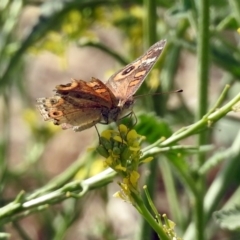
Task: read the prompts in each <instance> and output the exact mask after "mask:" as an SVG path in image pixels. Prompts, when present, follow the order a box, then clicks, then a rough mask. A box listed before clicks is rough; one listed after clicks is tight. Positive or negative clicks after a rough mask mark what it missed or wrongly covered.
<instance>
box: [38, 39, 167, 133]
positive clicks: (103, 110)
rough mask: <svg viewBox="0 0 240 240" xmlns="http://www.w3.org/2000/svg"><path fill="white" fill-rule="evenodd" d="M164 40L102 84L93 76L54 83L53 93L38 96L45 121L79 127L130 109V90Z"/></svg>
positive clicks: (115, 117)
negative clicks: (52, 94)
mask: <svg viewBox="0 0 240 240" xmlns="http://www.w3.org/2000/svg"><path fill="white" fill-rule="evenodd" d="M165 44H166V40H161V41H159V42H157V43H155V44H154V45H153V46H151V47H150V48H149V49H148V50H147V52H146V53H144V54H143V55H142V56H141V57H139V58H138V59H136V60H135V61H134V62H132V63H130V64H128V65H127V66H125V67H124V68H123V69H121V70H120V71H118V72H116V73H115V74H113V75H112V76H111V77H110V78H109V80H108V81H107V82H106V83H105V84H104V83H103V82H102V81H100V80H99V79H96V78H92V80H91V81H89V82H86V81H83V80H75V79H72V82H71V83H67V84H61V85H58V86H56V94H55V95H54V96H53V97H49V98H38V99H37V106H38V109H39V111H40V113H41V115H42V116H43V119H44V120H45V121H47V120H51V121H53V123H54V124H55V125H61V126H62V128H63V129H67V128H73V130H74V131H82V130H84V129H87V128H90V127H92V126H94V125H95V124H97V123H103V124H108V123H110V122H116V121H117V120H119V119H120V118H121V117H123V116H124V115H126V113H127V112H131V108H132V105H133V94H134V93H135V92H136V91H137V90H138V88H139V87H140V86H141V84H142V83H143V81H144V79H145V78H146V77H147V75H148V73H149V71H150V70H151V69H152V67H153V65H154V64H155V62H156V61H157V59H158V58H159V56H160V54H161V53H162V51H163V48H164V46H165Z"/></svg>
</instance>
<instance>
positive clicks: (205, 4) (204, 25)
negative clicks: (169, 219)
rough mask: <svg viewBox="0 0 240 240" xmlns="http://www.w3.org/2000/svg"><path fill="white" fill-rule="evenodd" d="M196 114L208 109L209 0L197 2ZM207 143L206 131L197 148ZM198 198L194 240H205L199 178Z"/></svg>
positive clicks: (202, 156) (202, 185) (200, 180)
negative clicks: (197, 91) (197, 93)
mask: <svg viewBox="0 0 240 240" xmlns="http://www.w3.org/2000/svg"><path fill="white" fill-rule="evenodd" d="M198 30H199V35H198V36H199V37H198V48H197V51H198V87H199V95H198V112H197V116H196V117H197V120H199V119H201V118H202V116H204V115H205V114H206V113H207V109H208V85H209V83H208V78H209V76H208V73H209V0H203V1H200V2H199V22H198ZM207 142H208V131H204V132H201V133H200V134H199V136H198V144H199V146H201V145H205V144H207ZM204 161H205V153H199V154H198V165H199V166H201V165H202V164H203V163H204ZM197 189H198V196H197V197H196V196H195V205H196V212H195V221H196V222H195V224H196V226H195V227H196V230H197V231H196V239H198V240H204V239H205V234H204V233H205V231H204V228H205V227H204V226H205V217H204V209H203V199H204V192H205V180H204V177H203V176H200V177H199V178H198V181H197Z"/></svg>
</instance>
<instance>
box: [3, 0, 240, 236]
mask: <svg viewBox="0 0 240 240" xmlns="http://www.w3.org/2000/svg"><path fill="white" fill-rule="evenodd" d="M150 2H154V4H155V5H156V9H154V10H153V11H154V12H155V13H156V15H155V13H154V14H151V11H148V10H147V1H120V0H119V1H112V0H105V1H104V0H81V1H78V0H76V1H73V0H68V1H67V0H65V1H63V0H58V1H23V0H14V1H13V0H12V1H11V0H1V1H0V26H1V30H0V92H1V101H0V103H1V107H0V111H1V113H0V117H1V123H0V127H1V134H0V192H1V195H0V196H1V198H0V202H1V206H2V207H3V208H2V210H1V209H0V216H2V215H1V214H4V212H3V211H4V209H5V210H6V208H4V206H8V205H7V204H8V203H12V202H13V201H14V199H15V203H19V204H21V203H23V202H26V201H28V200H29V201H30V200H33V199H34V198H35V197H38V196H41V195H44V194H46V193H49V192H50V193H51V192H52V191H54V190H58V189H62V188H64V186H65V185H66V184H67V183H68V182H70V180H72V179H73V178H74V176H76V174H77V173H78V175H77V176H80V175H81V174H79V172H81V171H84V173H85V176H88V177H90V176H92V173H90V172H91V170H90V169H91V166H92V165H91V164H92V161H93V160H94V159H96V158H99V156H96V153H93V152H91V151H90V152H87V151H86V153H85V154H84V156H83V157H82V158H80V157H79V158H78V157H77V159H76V162H75V163H73V165H71V166H69V168H68V169H67V170H66V171H65V172H63V173H62V174H60V175H59V176H57V177H56V178H53V179H52V180H49V175H48V172H47V169H44V168H43V165H42V164H41V159H42V157H43V155H44V154H48V158H49V161H51V160H52V156H51V154H50V153H49V152H47V148H48V144H49V142H51V141H52V140H53V139H54V138H55V137H56V136H58V135H57V134H58V133H59V132H60V131H59V130H56V128H53V127H52V125H51V123H50V124H49V125H48V124H45V123H41V121H40V120H39V121H38V119H37V117H36V116H37V115H36V114H37V113H36V110H35V107H34V102H33V101H32V100H31V97H30V95H31V94H30V89H29V88H28V83H27V79H26V70H27V69H28V65H27V63H28V59H29V56H31V55H33V54H34V55H40V54H41V53H42V52H46V51H47V52H51V53H53V54H55V55H57V56H58V57H60V58H61V59H63V60H64V59H65V57H66V56H65V54H66V51H67V49H68V48H69V46H70V45H72V44H73V45H75V46H78V47H79V48H84V46H90V45H91V46H92V47H94V48H98V49H101V50H102V51H105V52H106V53H107V54H110V55H111V56H112V57H114V58H115V59H116V60H118V61H119V62H120V63H121V64H122V63H125V62H130V61H132V60H134V59H135V58H137V57H138V56H140V55H141V54H142V53H143V47H142V46H147V45H149V41H148V39H149V35H150V34H151V33H152V32H156V38H155V39H153V40H154V41H155V42H156V41H158V40H160V39H167V40H168V45H167V47H166V50H165V51H164V54H163V56H162V57H161V59H160V61H159V62H158V63H157V64H156V69H154V71H153V72H152V75H151V74H150V77H149V78H148V81H147V84H143V87H141V89H140V91H139V94H144V93H145V94H146V93H149V92H155V91H157V92H159V91H160V89H161V91H169V90H173V89H175V88H178V87H179V86H178V85H177V83H176V82H175V77H176V75H177V71H178V69H179V68H181V64H182V62H181V61H184V58H182V57H181V54H182V53H184V52H190V53H192V54H193V55H197V49H198V46H199V45H198V44H199V38H200V37H201V36H200V34H201V33H200V32H199V31H200V30H199V21H200V20H199V19H200V18H201V15H200V14H201V11H200V10H199V9H200V3H199V1H189V0H185V1H166V0H163V1H160V0H156V1H153V0H152V1H150ZM209 4H210V7H209V14H210V19H209V26H208V28H209V33H210V34H209V51H208V52H206V53H205V54H207V55H208V56H209V58H210V61H209V64H208V66H209V67H210V66H212V65H216V66H217V67H218V68H219V69H221V73H222V74H221V75H222V76H220V77H219V79H218V81H215V82H214V84H215V85H216V86H217V87H216V91H217V89H223V88H224V86H225V85H226V84H231V91H229V92H228V94H226V95H225V96H224V99H222V100H223V102H227V101H230V100H231V99H232V98H233V97H234V96H235V95H236V93H234V90H236V91H237V92H239V79H240V67H239V66H240V48H239V44H240V35H239V33H238V32H237V29H238V28H239V27H240V2H239V1H238V0H230V1H210V3H209ZM30 7H34V8H37V10H38V14H39V15H37V13H36V16H35V18H34V19H35V20H36V21H35V22H34V23H29V24H28V26H27V28H26V29H24V31H23V28H21V26H20V23H21V19H22V16H23V14H24V12H25V11H27V9H28V8H30ZM30 11H31V10H30ZM150 20H151V21H152V22H154V23H155V24H156V29H149V28H148V27H147V26H148V25H147V24H146V22H147V21H150ZM101 28H102V29H105V30H109V31H110V32H111V31H112V32H114V31H116V32H118V34H119V36H121V42H122V44H121V49H119V51H117V52H116V51H114V50H113V49H111V48H109V46H107V45H106V44H105V43H104V42H101V40H100V38H99V36H98V34H97V33H96V30H97V29H101ZM152 43H153V42H152ZM92 57H94V56H90V57H89V59H90V60H91V58H92ZM89 59H86V61H90V60H89ZM126 59H127V60H126ZM179 66H180V67H179ZM66 67H67V66H66ZM96 67H97V68H98V67H100V66H96ZM80 74H81V73H79V78H81V76H80ZM36 78H37V76H36ZM209 78H210V77H209ZM66 81H68V79H66ZM188 81H189V82H190V81H192V79H188ZM180 87H181V86H180ZM183 94H184V93H183ZM199 94H200V93H199ZM205 94H206V96H209V95H210V94H209V93H208V92H206V93H205ZM215 94H216V96H219V95H220V94H221V92H219V93H215ZM36 97H38V96H36ZM168 100H169V95H162V96H160V97H159V96H149V95H147V96H143V98H142V100H141V99H139V100H138V101H136V115H137V119H138V122H137V125H136V130H137V132H139V134H141V135H145V136H146V144H154V143H156V142H157V141H159V139H162V137H165V138H168V137H170V136H171V135H172V133H174V132H175V131H176V129H178V128H179V127H181V126H188V125H190V124H193V122H194V120H193V119H194V116H195V114H196V112H195V111H193V110H192V109H190V108H189V105H188V104H187V101H186V99H184V98H183V97H182V96H177V102H178V104H177V107H175V108H170V109H168V104H167V103H168ZM216 101H217V99H216ZM198 104H200V105H201V103H198ZM15 105H18V107H20V110H18V111H14V106H15ZM219 107H221V106H219ZM206 108H210V106H206ZM139 110H140V111H139ZM16 114H21V115H22V116H21V118H22V119H23V121H25V123H26V125H27V130H28V132H29V134H28V139H26V140H24V141H19V142H17V146H18V147H21V149H22V155H21V156H18V157H19V158H20V159H21V163H18V164H15V163H14V161H12V159H11V156H12V153H13V152H14V151H15V150H14V145H13V144H12V143H13V142H14V141H15V140H14V137H16V135H17V134H16V133H17V132H18V131H19V130H20V129H19V126H18V125H16V124H15V123H14V121H13V119H14V118H15V117H16V116H15V115H16ZM163 115H164V120H163V118H162V117H163ZM228 120H229V121H230V123H228V125H229V126H233V125H234V124H233V123H234V122H236V121H237V122H239V118H238V119H237V120H236V119H235V118H234V117H229V118H228ZM124 121H126V122H128V121H129V122H130V120H129V119H127V120H124ZM133 125H134V124H133ZM210 125H211V123H209V126H210ZM216 126H217V128H218V129H220V130H216V131H214V127H212V126H211V127H209V128H208V129H206V128H205V129H201V131H199V129H198V131H196V132H195V134H198V133H201V132H202V131H208V132H209V136H208V140H207V142H206V144H210V145H211V148H210V149H211V151H209V152H208V153H207V154H206V155H205V160H204V162H205V163H206V162H208V161H211V164H209V168H208V169H207V170H204V171H202V172H201V171H200V170H199V169H201V167H202V165H199V162H198V161H197V160H196V159H197V157H195V156H196V155H197V154H198V153H199V152H201V149H203V148H204V146H195V145H196V141H195V139H194V138H193V137H192V136H191V138H190V139H189V138H188V139H187V138H186V137H187V136H186V137H185V138H186V142H187V143H189V142H190V143H191V145H193V146H194V148H193V149H192V148H191V149H190V150H189V149H187V150H186V149H181V150H179V149H177V148H175V149H174V148H172V149H171V148H170V149H169V151H168V152H164V153H163V154H159V153H158V154H156V155H155V156H156V159H155V162H156V163H158V165H155V169H156V171H158V173H159V172H160V171H161V173H162V174H161V176H162V177H161V176H159V175H160V174H158V175H154V174H153V176H152V177H153V178H152V179H151V180H150V183H149V182H148V184H149V185H151V181H152V185H154V182H157V183H159V182H161V184H164V186H165V190H164V191H163V190H162V189H161V190H160V191H159V189H158V188H157V187H155V188H154V194H155V196H158V194H159V192H160V193H161V194H163V195H164V196H165V197H166V198H167V201H168V205H169V207H168V209H167V208H165V206H163V204H164V203H163V202H160V203H157V206H158V207H159V209H160V210H159V211H161V210H163V211H167V212H168V213H169V215H171V219H172V220H173V221H174V222H175V223H176V225H177V231H178V233H179V236H183V239H185V240H191V239H198V240H204V239H206V240H208V239H221V238H224V237H225V239H229V240H230V239H232V240H234V239H239V235H237V234H238V233H239V232H237V230H238V229H239V227H240V226H239V222H240V221H239V220H240V214H239V201H238V200H239V197H240V195H239V194H240V192H239V183H240V175H239V171H238V170H239V169H240V168H239V167H240V166H239V163H240V161H239V159H240V151H239V147H236V146H239V145H240V141H239V135H240V133H236V132H237V131H238V130H239V127H237V128H235V129H234V130H233V131H234V132H235V133H236V134H235V136H233V137H232V138H231V139H232V140H231V142H230V143H229V142H228V144H225V142H224V140H225V138H226V136H224V134H223V135H221V136H220V138H221V140H222V142H221V144H222V145H221V151H220V150H219V146H217V144H216V142H218V141H217V140H218V139H217V137H216V136H217V133H216V132H217V131H221V128H223V129H224V128H225V127H227V126H226V125H224V122H223V125H216ZM186 128H187V127H186ZM69 131H70V130H69ZM224 133H225V131H224ZM175 134H176V133H175ZM226 135H230V133H229V132H228V130H226ZM18 138H19V139H20V138H21V136H18ZM183 143H184V141H183V142H180V143H179V145H176V146H181V144H182V145H183V146H184V144H183ZM193 143H194V144H193ZM20 145H21V146H20ZM150 146H151V145H150ZM171 146H175V144H173V143H172V144H171ZM15 147H16V145H15ZM164 151H166V149H165V150H164ZM203 152H204V150H203ZM161 158H164V159H167V160H168V161H167V162H164V161H165V160H163V161H162V162H161ZM10 159H11V162H10ZM89 159H91V161H90V160H89ZM99 171H102V168H101V167H99ZM143 171H144V170H143ZM166 173H167V174H166ZM81 176H82V175H81ZM78 179H79V177H78ZM111 179H112V178H111ZM111 179H108V178H107V179H104V181H102V182H101V181H99V183H98V184H96V185H94V186H93V187H92V188H97V189H96V190H95V191H91V192H87V193H85V192H84V194H85V195H84V194H83V196H82V195H81V196H80V198H79V199H74V198H72V199H68V200H66V198H65V197H62V196H61V197H59V198H58V201H56V200H54V201H52V202H51V201H49V203H48V204H49V208H47V209H46V207H47V205H41V204H40V205H39V206H37V207H35V208H34V209H31V210H29V211H26V212H24V208H22V209H21V211H19V212H17V213H14V211H13V212H11V213H10V214H9V215H8V216H7V218H2V219H1V217H0V223H1V230H0V231H1V232H6V234H5V233H1V234H2V236H3V239H4V238H5V239H7V238H8V237H9V235H8V234H7V233H8V232H9V233H11V234H12V238H11V239H14V237H15V239H56V240H57V239H71V237H70V235H71V234H70V233H71V231H73V230H72V228H73V226H74V224H75V223H76V222H77V221H79V219H81V218H82V217H83V215H84V209H87V208H88V207H89V208H91V207H92V206H90V204H91V201H90V199H91V198H96V199H101V201H103V202H104V206H105V207H106V206H107V204H108V200H109V199H108V195H107V187H103V186H104V185H106V184H107V183H109V181H111ZM199 179H200V180H202V186H201V189H203V191H202V192H201V194H202V195H203V198H204V200H203V201H204V203H203V205H204V206H203V208H202V210H201V211H202V212H201V213H200V215H201V214H202V216H203V219H204V222H203V224H202V225H201V224H200V225H201V226H203V228H202V229H197V228H196V225H194V224H193V223H194V222H195V216H196V212H197V206H196V205H195V204H192V203H194V202H196V198H197V195H198V192H197V191H198V190H199V189H200V188H198V187H199ZM144 182H145V181H144ZM194 185H196V186H194ZM101 187H102V188H101ZM158 187H159V186H158ZM23 189H24V190H25V191H26V193H21V194H20V195H18V194H19V192H20V191H21V190H23ZM73 189H74V192H76V193H78V192H79V191H81V190H80V189H79V188H77V187H76V188H73ZM194 189H195V190H194ZM69 191H70V190H69ZM194 191H196V192H194ZM163 192H164V193H163ZM30 193H33V194H30ZM79 195H80V194H79ZM19 196H20V197H19ZM161 196H162V195H161ZM233 198H234V200H233ZM156 199H158V198H157V197H156ZM180 199H181V201H180ZM182 199H183V200H182ZM236 199H237V200H236ZM63 200H65V201H63ZM89 201H90V203H89ZM56 202H61V204H59V205H57V206H52V205H53V204H54V203H56ZM51 204H52V205H51ZM94 204H95V203H93V207H94ZM10 205H11V204H10ZM182 205H183V207H182ZM222 208H224V211H223V210H222ZM226 208H227V209H226ZM228 209H230V210H228ZM43 210H45V211H43ZM216 211H219V212H216ZM222 211H223V212H222ZM36 212H38V213H36ZM214 212H215V213H214ZM93 213H94V211H93ZM213 213H214V214H215V215H213ZM28 215H30V216H28ZM213 216H215V218H214V217H213ZM25 219H27V220H26V221H31V220H32V219H34V224H33V225H32V226H33V227H35V229H36V232H38V235H39V236H41V237H38V238H37V237H36V235H34V234H32V233H31V232H29V231H28V229H26V223H25V222H24V220H25ZM215 219H217V221H215ZM229 219H230V220H229ZM232 219H234V223H232ZM98 220H99V219H98ZM9 222H12V225H11V226H10V224H9ZM217 223H218V225H217ZM231 223H232V224H231ZM91 224H92V227H93V228H92V231H91V232H87V233H86V232H85V233H84V231H83V230H82V229H81V230H80V232H81V234H83V235H84V237H81V236H79V235H78V236H77V238H74V239H93V238H94V239H119V238H121V237H122V236H118V234H117V233H116V232H114V230H113V229H114V227H113V226H114V225H115V224H114V223H112V222H111V221H110V220H107V221H105V222H104V221H103V222H101V219H100V222H99V221H98V222H97V221H95V222H94V220H93V222H92V223H91ZM194 226H195V227H194ZM144 228H146V226H145V225H143V227H142V229H141V231H142V232H140V233H139V238H136V239H154V238H153V237H151V236H152V235H151V234H149V235H148V236H147V237H146V235H144V233H143V232H144ZM224 229H228V230H229V231H224ZM220 230H221V231H220ZM198 231H204V234H203V235H204V236H203V237H202V238H201V237H199V235H197V234H196V232H198ZM128 233H129V232H128ZM135 234H136V233H135V232H131V231H130V236H127V237H126V239H134V235H135Z"/></svg>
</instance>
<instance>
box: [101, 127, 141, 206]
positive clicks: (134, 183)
mask: <svg viewBox="0 0 240 240" xmlns="http://www.w3.org/2000/svg"><path fill="white" fill-rule="evenodd" d="M118 130H119V131H114V130H106V131H104V132H103V133H102V134H101V136H100V145H99V146H98V148H97V151H98V153H99V154H101V155H102V156H103V157H105V158H106V159H105V162H104V163H105V165H106V166H108V167H110V168H112V169H114V170H115V171H116V172H118V173H119V174H120V175H121V176H122V177H123V181H122V182H121V183H119V185H120V187H121V191H120V192H117V193H116V194H115V196H116V197H120V198H122V199H124V200H125V201H130V202H132V199H131V196H130V195H131V191H138V180H139V177H140V175H139V173H138V167H139V164H140V163H141V162H143V161H140V158H141V156H142V152H141V147H140V144H141V142H142V140H144V138H145V137H143V136H141V135H139V134H137V132H136V131H135V130H129V129H128V128H127V127H126V126H125V125H122V124H121V125H120V126H119V127H118ZM145 161H146V160H145Z"/></svg>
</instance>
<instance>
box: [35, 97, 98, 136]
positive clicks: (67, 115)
mask: <svg viewBox="0 0 240 240" xmlns="http://www.w3.org/2000/svg"><path fill="white" fill-rule="evenodd" d="M37 106H38V109H39V111H40V113H41V115H42V116H43V119H44V120H45V121H49V120H50V121H53V123H54V124H55V125H61V126H62V128H63V129H67V128H73V130H75V131H81V130H84V129H87V128H90V127H92V126H94V125H95V124H96V123H98V122H100V121H101V118H102V115H101V111H102V108H103V106H101V105H99V104H98V103H95V102H93V101H91V100H86V99H81V100H80V101H76V99H74V98H72V97H69V96H68V97H61V96H54V97H50V98H38V99H37Z"/></svg>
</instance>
